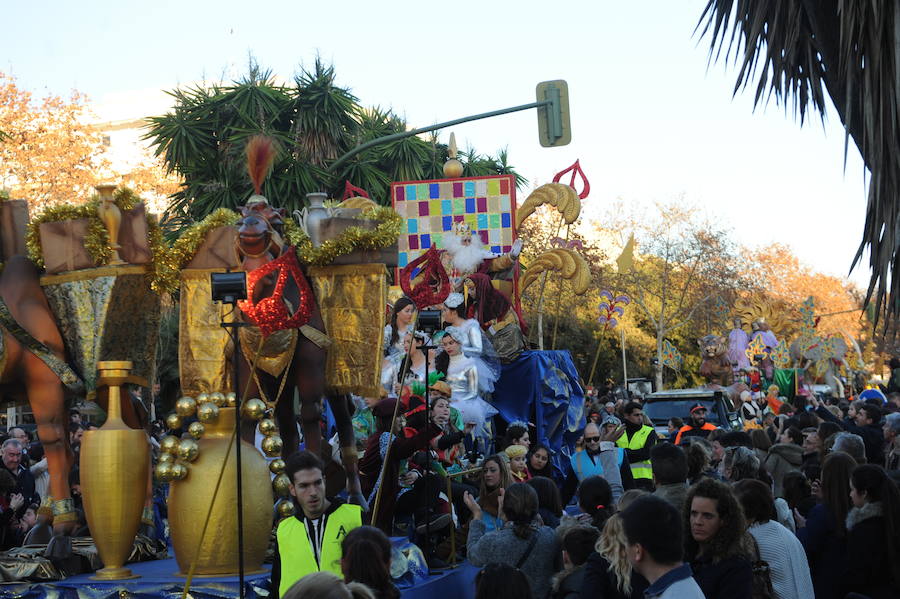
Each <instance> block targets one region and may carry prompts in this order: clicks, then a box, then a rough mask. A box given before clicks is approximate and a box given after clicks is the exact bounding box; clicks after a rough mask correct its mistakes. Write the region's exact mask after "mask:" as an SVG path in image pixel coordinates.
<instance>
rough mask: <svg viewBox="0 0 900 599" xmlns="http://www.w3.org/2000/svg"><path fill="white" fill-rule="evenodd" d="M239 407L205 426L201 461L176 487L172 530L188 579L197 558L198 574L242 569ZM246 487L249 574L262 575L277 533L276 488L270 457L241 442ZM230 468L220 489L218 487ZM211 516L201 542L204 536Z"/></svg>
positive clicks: (171, 503)
mask: <svg viewBox="0 0 900 599" xmlns="http://www.w3.org/2000/svg"><path fill="white" fill-rule="evenodd" d="M234 411H235V408H220V409H219V417H218V418H217V419H216V420H215V421H214V422H208V423H206V424H205V427H206V431H205V432H204V434H203V438H201V439H200V441H199V445H200V452H199V456H198V457H197V459H196V460H195V461H194V462H192V463H191V464H190V465H189V466H188V470H189V473H188V475H187V478H185V479H184V480H180V481H174V482H172V483H171V486H170V489H169V528H170V532H171V534H172V546H173V547H174V549H175V560H176V561H177V562H178V568H179V573H180V574H182V575H187V574H188V572H190V571H191V565H192V564H193V562H194V561H195V560H196V564H195V566H194V574H195V575H198V576H221V575H228V574H236V573H237V571H238V550H237V547H238V535H237V466H236V462H237V460H236V458H235V454H236V453H237V452H236V450H235V447H234V445H232V447H231V453H230V455H229V454H228V445H229V441H230V440H231V436H232V433H233V432H234V417H235V414H234ZM241 443H242V445H241V479H242V480H241V484H242V486H243V493H242V497H243V520H244V571H245V572H247V573H248V574H249V573H254V572H262V571H263V568H262V563H263V559H264V558H265V556H266V548H267V547H268V545H269V534H270V533H271V531H272V504H273V501H272V484H271V481H270V479H269V469H268V466H267V464H266V460H265V458H263V456H262V454H261V453H260V452H259V451H258V450H257V449H256V448H255V447H254V446H253V445H251V444H249V443H246V442H244V441H241ZM226 457H227V458H228V460H227V463H226V465H225V470H224V473H223V474H222V480H221V483H220V484H219V490H218V493H217V494H216V483H217V481H218V480H219V473H220V472H221V471H222V464H223V462H225V461H226V460H225V458H226ZM207 517H208V518H209V524H208V526H207V527H206V534H205V535H203V539H202V542H201V538H200V532H201V531H202V530H203V526H204V523H205V522H206V520H207Z"/></svg>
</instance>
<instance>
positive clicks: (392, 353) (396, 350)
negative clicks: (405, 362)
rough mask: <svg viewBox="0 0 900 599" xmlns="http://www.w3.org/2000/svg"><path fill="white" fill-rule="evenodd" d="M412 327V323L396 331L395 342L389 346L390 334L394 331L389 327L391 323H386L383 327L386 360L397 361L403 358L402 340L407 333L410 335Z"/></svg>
mask: <svg viewBox="0 0 900 599" xmlns="http://www.w3.org/2000/svg"><path fill="white" fill-rule="evenodd" d="M412 330H413V325H412V323H410V324H408V325H406V328H404V329H402V330H400V331H397V342H396V343H394V344H393V345H391V334H392V333H393V331H394V327H393V326H391V323H387V324H386V325H384V344H383V346H382V347H384V355H385V357H386V358H393V357H397V356H398V355H399V357H398V358H397V359H398V360H400V359H402V358H403V338H404V337H406V335H408V334H409V333H412Z"/></svg>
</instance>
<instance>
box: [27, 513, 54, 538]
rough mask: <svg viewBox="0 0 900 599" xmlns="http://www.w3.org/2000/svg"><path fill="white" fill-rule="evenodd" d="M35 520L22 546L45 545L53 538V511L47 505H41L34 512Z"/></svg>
mask: <svg viewBox="0 0 900 599" xmlns="http://www.w3.org/2000/svg"><path fill="white" fill-rule="evenodd" d="M36 513H37V520H36V523H35V525H34V527H33V528H32V529H31V530H30V531H28V534H27V535H26V536H25V540H24V541H22V545H46V544H47V543H49V542H50V539H51V538H53V510H52V509H51V508H50V506H49V505H42V506H40V507H39V508H37V510H36Z"/></svg>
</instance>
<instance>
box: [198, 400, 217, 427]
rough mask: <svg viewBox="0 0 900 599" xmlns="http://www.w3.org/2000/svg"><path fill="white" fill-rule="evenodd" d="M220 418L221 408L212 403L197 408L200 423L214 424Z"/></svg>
mask: <svg viewBox="0 0 900 599" xmlns="http://www.w3.org/2000/svg"><path fill="white" fill-rule="evenodd" d="M218 417H219V406H217V405H216V404H214V403H213V402H211V401H208V402H206V403H202V404H200V406H199V407H198V408H197V418H198V419H199V420H200V422H212V421H213V420H215V419H216V418H218Z"/></svg>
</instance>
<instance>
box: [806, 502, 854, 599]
mask: <svg viewBox="0 0 900 599" xmlns="http://www.w3.org/2000/svg"><path fill="white" fill-rule="evenodd" d="M797 538H798V539H800V542H801V543H803V548H804V549H805V550H806V558H807V560H808V561H809V573H810V575H812V581H813V590H815V592H816V599H843V597H844V595H843V593H841V578H842V576H843V574H842V573H843V571H844V564H845V563H846V561H847V539H846V538H842V537H839V536H838V530H837V522H835V518H834V516H833V515H832V514H831V512H830V511H829V509H828V508H827V507H826V506H825V504H822V503H820V504H818V505H816V506H815V507H814V508H812V509H811V510H810V511H809V515H807V516H806V526H804V527H803V528H801V529H799V530H798V531H797Z"/></svg>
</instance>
